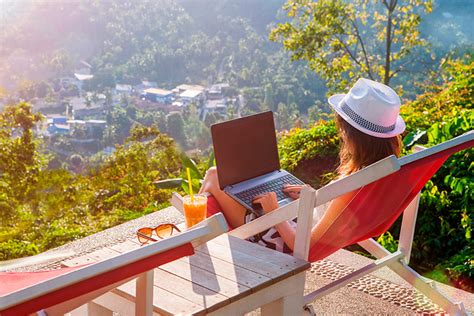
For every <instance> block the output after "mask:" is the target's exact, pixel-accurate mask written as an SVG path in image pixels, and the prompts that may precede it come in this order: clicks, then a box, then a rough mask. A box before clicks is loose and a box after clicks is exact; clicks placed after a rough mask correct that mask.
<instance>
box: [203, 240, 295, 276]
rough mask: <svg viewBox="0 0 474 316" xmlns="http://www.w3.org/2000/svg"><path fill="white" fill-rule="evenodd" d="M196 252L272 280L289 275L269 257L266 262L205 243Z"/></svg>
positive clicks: (287, 270) (286, 268)
mask: <svg viewBox="0 0 474 316" xmlns="http://www.w3.org/2000/svg"><path fill="white" fill-rule="evenodd" d="M259 247H260V246H259ZM261 248H263V247H261ZM196 251H199V252H202V253H205V254H209V255H211V256H212V257H216V258H219V259H221V260H224V261H227V262H229V263H231V264H233V265H236V266H238V267H242V268H245V269H248V270H251V271H253V272H256V273H259V274H263V275H265V276H267V277H269V278H271V279H272V280H273V279H275V278H280V277H282V276H285V275H286V274H287V273H291V269H290V268H288V267H287V266H285V265H280V263H279V261H276V260H274V259H273V260H272V259H271V257H267V258H266V260H265V259H261V258H258V257H255V256H252V255H251V254H248V253H245V252H241V251H237V250H235V249H231V248H228V247H224V246H222V245H219V244H217V243H207V244H206V245H203V246H201V247H198V248H197V249H196Z"/></svg>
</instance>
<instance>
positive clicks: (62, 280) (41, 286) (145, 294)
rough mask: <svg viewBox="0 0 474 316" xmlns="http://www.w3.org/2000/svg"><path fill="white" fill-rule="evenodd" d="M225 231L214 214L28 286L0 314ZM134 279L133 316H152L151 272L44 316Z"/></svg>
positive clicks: (2, 300) (76, 302) (56, 309)
mask: <svg viewBox="0 0 474 316" xmlns="http://www.w3.org/2000/svg"><path fill="white" fill-rule="evenodd" d="M226 231H228V226H227V223H226V221H225V218H224V216H223V215H222V214H216V215H214V216H212V217H210V218H208V219H206V220H205V221H203V222H201V223H199V224H197V225H196V226H195V227H193V228H192V229H190V230H188V231H185V232H182V233H180V234H177V235H176V236H171V237H168V238H166V239H164V240H161V241H159V242H155V243H151V244H149V245H146V246H143V247H140V248H137V249H134V250H132V251H129V252H126V253H124V254H121V255H118V256H116V257H113V258H110V259H106V260H103V261H100V262H98V263H94V264H91V265H88V266H85V267H83V268H80V269H78V270H74V271H72V272H69V273H67V274H64V275H59V276H57V277H55V278H52V279H49V280H46V281H44V282H42V283H38V284H36V285H33V286H30V287H28V288H25V289H22V290H19V291H16V292H13V293H11V294H8V295H5V296H1V297H0V310H4V309H7V308H9V307H11V306H15V305H18V304H21V303H23V302H27V301H28V300H31V299H34V298H36V297H39V296H42V295H45V294H47V293H51V292H53V291H55V290H59V289H61V288H64V287H65V286H68V285H71V284H74V283H76V282H78V281H81V280H83V279H85V278H90V277H94V276H97V275H100V274H103V273H105V272H108V271H111V270H114V269H116V268H119V267H123V266H125V265H129V264H132V263H133V262H136V261H139V260H142V259H145V258H148V257H149V256H152V255H156V254H158V253H161V252H166V251H168V250H172V249H173V248H176V247H178V246H181V245H184V244H187V243H191V244H192V245H193V247H194V248H196V247H198V246H199V245H201V244H203V243H206V242H207V241H209V240H211V239H213V238H215V237H217V236H219V235H221V234H222V233H224V232H226ZM134 278H137V282H136V297H137V300H136V304H135V315H140V316H142V315H143V316H152V315H153V269H151V270H149V271H147V272H144V273H142V274H140V275H138V276H134V277H131V278H127V279H124V280H121V281H119V282H117V283H114V284H111V285H109V286H106V287H104V288H101V289H98V290H95V291H93V292H90V293H87V294H84V295H82V296H79V297H77V298H74V299H71V300H69V301H66V302H63V303H60V304H57V305H55V306H52V307H49V308H47V309H45V310H44V311H45V312H46V314H47V315H50V316H51V315H63V314H65V313H67V312H69V311H71V310H74V309H76V308H78V307H79V306H81V305H84V304H86V303H88V302H90V301H92V300H94V299H95V298H97V297H99V296H101V295H103V294H105V293H106V292H108V291H111V290H113V289H114V288H116V287H118V286H120V285H122V284H124V283H126V282H128V281H130V280H133V279H134Z"/></svg>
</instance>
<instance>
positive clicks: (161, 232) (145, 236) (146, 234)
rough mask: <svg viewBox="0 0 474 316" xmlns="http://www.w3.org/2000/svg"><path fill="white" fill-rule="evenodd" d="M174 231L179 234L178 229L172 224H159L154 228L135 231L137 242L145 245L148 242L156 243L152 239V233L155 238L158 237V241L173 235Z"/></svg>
mask: <svg viewBox="0 0 474 316" xmlns="http://www.w3.org/2000/svg"><path fill="white" fill-rule="evenodd" d="M174 229H175V230H176V231H178V232H181V230H179V228H178V227H176V225H174V224H161V225H158V226H156V227H153V228H152V227H142V228H140V229H139V230H137V237H138V241H139V242H140V243H141V244H146V243H147V242H149V241H158V240H156V239H155V238H152V237H151V236H152V234H153V232H155V234H156V236H158V237H159V238H160V239H163V238H166V237H169V236H171V235H172V234H173V230H174Z"/></svg>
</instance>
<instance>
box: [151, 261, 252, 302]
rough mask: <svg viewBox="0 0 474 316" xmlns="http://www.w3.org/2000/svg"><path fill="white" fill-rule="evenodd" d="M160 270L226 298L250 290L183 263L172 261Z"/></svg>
mask: <svg viewBox="0 0 474 316" xmlns="http://www.w3.org/2000/svg"><path fill="white" fill-rule="evenodd" d="M159 269H161V270H164V271H167V272H169V273H172V274H174V275H177V276H180V277H182V278H183V279H186V280H189V281H191V282H192V283H194V284H199V285H200V286H202V287H205V288H207V289H209V290H212V291H214V292H217V293H220V294H222V295H224V296H226V297H234V296H239V295H240V294H242V293H245V292H249V293H250V290H251V289H250V288H249V287H247V286H244V285H241V284H238V283H235V282H233V281H231V280H229V279H226V278H224V277H221V276H220V275H215V274H213V273H211V272H209V271H206V270H204V269H201V268H199V267H196V266H190V265H189V264H187V263H186V262H183V261H179V260H177V261H173V262H170V263H167V264H164V265H162V266H160V268H159Z"/></svg>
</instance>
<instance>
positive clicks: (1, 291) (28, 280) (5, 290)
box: [0, 265, 84, 296]
mask: <svg viewBox="0 0 474 316" xmlns="http://www.w3.org/2000/svg"><path fill="white" fill-rule="evenodd" d="M82 267H84V265H80V266H76V267H68V268H62V269H56V270H47V271H35V272H26V273H25V272H0V282H1V284H2V286H1V287H0V296H3V295H6V294H10V293H12V292H15V291H18V290H21V289H23V288H25V287H29V286H32V285H35V284H38V283H41V282H43V281H45V280H48V279H52V278H54V277H57V276H60V275H62V274H66V273H69V272H71V271H74V270H77V269H79V268H82Z"/></svg>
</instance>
